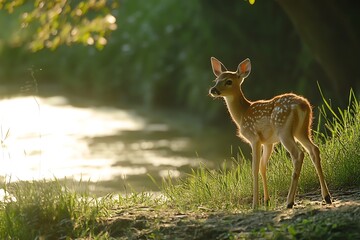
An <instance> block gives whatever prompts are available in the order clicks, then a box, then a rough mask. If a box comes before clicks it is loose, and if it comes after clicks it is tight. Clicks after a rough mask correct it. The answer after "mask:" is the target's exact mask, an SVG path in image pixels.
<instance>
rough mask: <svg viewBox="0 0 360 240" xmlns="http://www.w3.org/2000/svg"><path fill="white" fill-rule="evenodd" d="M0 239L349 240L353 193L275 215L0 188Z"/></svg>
mask: <svg viewBox="0 0 360 240" xmlns="http://www.w3.org/2000/svg"><path fill="white" fill-rule="evenodd" d="M2 193H3V196H2V197H3V199H2V201H0V237H1V238H2V239H258V238H263V239H357V238H359V237H360V188H359V187H355V188H351V189H347V190H338V191H332V197H333V204H331V205H324V204H323V203H322V202H321V201H320V199H321V197H320V194H319V191H316V192H311V193H307V194H305V195H299V196H298V197H297V201H296V205H295V207H294V208H293V209H286V208H285V199H284V198H283V197H278V198H277V199H275V201H277V202H280V203H281V204H279V205H278V206H277V207H271V206H270V207H269V208H267V209H266V208H265V207H262V208H261V209H260V210H252V209H251V208H250V205H239V206H238V208H237V209H229V210H213V209H209V208H207V207H204V206H197V207H196V208H188V209H181V208H179V207H177V206H175V205H174V202H172V201H171V200H170V199H167V198H165V197H164V196H162V195H157V196H154V195H152V194H149V193H132V194H128V195H121V196H120V195H119V196H115V195H108V196H106V197H102V198H96V197H92V196H90V195H88V194H87V193H86V192H83V193H79V192H75V191H72V190H70V189H69V188H67V187H64V186H63V185H61V184H60V183H59V182H57V181H54V182H45V181H42V182H41V181H40V182H21V183H20V182H17V183H10V184H7V185H3V192H2Z"/></svg>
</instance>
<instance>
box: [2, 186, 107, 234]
mask: <svg viewBox="0 0 360 240" xmlns="http://www.w3.org/2000/svg"><path fill="white" fill-rule="evenodd" d="M2 187H3V193H4V196H3V200H2V201H0V238H1V239H74V238H82V237H89V236H90V237H96V236H97V237H99V236H101V235H102V233H101V232H99V231H98V230H97V229H96V226H97V222H98V221H99V220H100V219H101V218H102V217H105V216H108V215H109V209H111V206H112V204H113V203H112V202H111V201H110V198H109V197H105V198H101V199H98V198H94V197H90V196H89V195H88V194H86V193H83V194H80V193H75V192H74V191H71V190H70V189H69V188H67V187H64V186H63V185H62V184H60V183H59V182H58V181H54V182H47V181H34V182H16V183H7V184H4V185H3V186H2Z"/></svg>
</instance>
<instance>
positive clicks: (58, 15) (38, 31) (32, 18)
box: [0, 0, 118, 51]
mask: <svg viewBox="0 0 360 240" xmlns="http://www.w3.org/2000/svg"><path fill="white" fill-rule="evenodd" d="M117 5H118V4H117V2H116V1H106V0H91V1H90V0H86V1H77V2H76V3H74V2H73V1H63V0H56V1H42V0H36V1H34V3H33V4H30V2H29V1H24V0H17V1H6V0H3V1H0V9H6V10H7V11H8V12H9V13H14V14H19V12H21V14H19V15H20V19H21V20H20V22H21V28H32V29H35V30H34V31H31V32H33V33H32V34H31V35H32V37H31V40H30V44H29V47H30V49H31V50H32V51H38V50H41V49H43V48H49V49H52V50H54V49H56V48H57V47H58V46H60V45H63V44H67V45H70V44H73V43H83V44H85V45H95V46H96V47H97V48H99V49H102V48H103V47H104V45H106V43H107V40H106V38H107V37H108V35H109V33H110V32H112V31H114V30H115V29H116V28H117V25H116V23H115V22H116V18H115V17H114V16H113V15H112V14H111V10H113V9H115V8H116V7H117ZM17 10H19V11H17Z"/></svg>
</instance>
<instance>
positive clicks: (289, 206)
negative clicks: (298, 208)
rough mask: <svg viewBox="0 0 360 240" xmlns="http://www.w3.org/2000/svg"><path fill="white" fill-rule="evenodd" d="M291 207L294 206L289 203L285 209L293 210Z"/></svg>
mask: <svg viewBox="0 0 360 240" xmlns="http://www.w3.org/2000/svg"><path fill="white" fill-rule="evenodd" d="M293 206H294V203H293V202H291V203H288V205H287V206H286V208H287V209H291V208H293Z"/></svg>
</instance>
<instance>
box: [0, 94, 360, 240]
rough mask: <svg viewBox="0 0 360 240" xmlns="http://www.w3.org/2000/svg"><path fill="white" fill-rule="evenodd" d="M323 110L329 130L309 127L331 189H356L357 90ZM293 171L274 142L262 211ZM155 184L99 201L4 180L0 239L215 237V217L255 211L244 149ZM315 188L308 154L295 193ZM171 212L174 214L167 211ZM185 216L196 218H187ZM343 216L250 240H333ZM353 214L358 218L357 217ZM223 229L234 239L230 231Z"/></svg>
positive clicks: (258, 233)
mask: <svg viewBox="0 0 360 240" xmlns="http://www.w3.org/2000/svg"><path fill="white" fill-rule="evenodd" d="M320 113H321V114H320V116H321V117H320V122H321V123H320V124H319V126H325V128H326V130H324V131H319V129H320V127H318V131H316V132H314V140H315V141H316V143H317V144H318V146H319V148H320V151H321V156H322V165H323V169H324V173H325V177H326V180H327V183H328V185H329V187H330V191H331V190H333V189H336V188H337V189H339V188H348V187H351V186H356V187H358V186H359V185H360V178H359V176H360V160H359V153H358V151H357V150H358V149H359V147H360V141H359V140H360V105H359V103H358V101H357V100H356V98H355V95H354V93H353V92H351V93H350V97H349V107H348V108H347V109H345V110H340V109H338V110H336V111H335V110H333V108H332V107H331V106H330V104H329V103H328V102H327V101H325V100H324V106H322V107H321V108H320ZM291 173H292V163H291V161H290V158H289V156H288V154H287V153H286V151H285V150H284V148H282V147H281V146H279V147H277V148H276V149H275V151H274V153H273V155H272V157H271V159H270V161H269V165H268V171H267V176H268V183H269V191H270V195H271V201H270V206H269V207H266V208H265V207H263V209H260V211H264V210H265V211H264V212H263V213H265V212H268V210H270V211H273V210H275V212H276V211H278V209H281V208H283V206H284V204H285V196H286V194H287V191H288V187H289V185H290V180H291ZM159 187H160V188H161V193H162V194H163V195H162V197H154V196H152V195H150V194H148V193H131V194H127V195H125V196H121V195H120V196H113V195H108V196H105V197H102V198H97V197H96V196H91V195H90V194H89V193H87V192H86V191H84V192H75V191H74V190H71V188H69V187H68V186H65V185H63V184H61V183H60V182H59V181H57V180H54V181H50V182H49V181H45V180H44V181H33V182H13V183H11V182H6V183H3V184H2V186H1V187H0V190H1V189H2V191H3V199H2V200H1V201H0V239H114V238H116V237H117V238H120V239H121V238H123V239H127V238H129V239H134V238H141V237H142V238H145V239H162V238H166V236H168V235H169V234H170V235H171V234H175V235H176V234H180V235H181V234H185V235H184V236H186V234H187V233H186V232H184V229H186V231H190V232H191V234H200V233H204V234H205V233H209V232H207V231H208V230H209V231H210V230H211V231H212V232H210V233H211V234H218V233H219V232H217V231H220V229H218V230H216V227H215V228H214V227H213V226H217V225H216V224H218V222H223V223H222V224H223V225H222V227H224V226H225V227H226V226H232V225H236V224H238V222H239V216H238V215H234V213H241V214H248V215H245V217H244V219H247V218H248V217H249V216H250V215H251V216H253V215H254V214H255V215H256V214H257V213H256V212H253V211H252V210H251V201H252V177H251V162H250V161H248V160H247V159H245V158H244V156H243V155H241V152H240V153H239V155H238V156H237V157H236V158H234V159H231V160H230V161H227V162H224V163H223V164H222V166H221V168H220V169H219V170H211V169H208V168H207V167H206V166H204V165H202V166H200V167H199V168H197V169H194V170H192V172H191V173H190V174H189V175H188V176H187V177H186V178H183V179H177V180H174V179H172V178H170V177H169V178H166V179H164V181H163V182H162V184H161V186H159ZM314 190H316V191H318V192H319V200H320V199H321V196H320V190H319V183H318V179H317V175H316V173H315V170H314V167H313V166H312V163H311V161H310V159H309V158H308V157H306V159H305V161H304V166H303V169H302V172H301V176H300V182H299V192H300V193H306V192H309V191H314ZM260 191H261V189H260ZM144 209H145V210H144ZM142 210H144V211H142ZM219 211H220V212H222V213H226V214H228V215H225V216H224V215H223V214H220V215H219V216H217V217H216V218H214V219H215V220H212V217H211V216H212V214H213V213H215V212H219ZM170 212H171V214H173V215H171V216H170V215H169V214H170ZM183 213H186V214H187V217H186V218H183ZM358 213H359V212H357V213H356V214H358ZM167 214H168V215H167ZM189 214H190V216H193V215H194V216H193V217H192V218H191V217H190V218H189ZM192 214H193V215H192ZM204 214H205V215H206V219H204V216H205V215H204ZM354 214H355V213H354ZM299 216H302V215H301V214H300V215H299ZM346 216H348V215H346V214H342V213H341V214H338V215H336V216H335V215H334V217H331V218H321V217H317V215H316V216H315V215H312V214H311V213H310V215H308V216H305V217H300V218H298V220H296V221H294V222H291V223H286V222H285V223H283V224H281V225H280V226H274V225H270V226H268V227H261V228H260V229H255V230H254V232H253V233H250V235H247V237H249V238H257V237H262V238H265V239H266V238H274V239H296V238H307V237H308V236H311V238H312V237H314V238H317V239H320V238H328V237H329V236H330V235H331V236H332V237H335V239H336V236H340V237H341V236H343V235H341V232H343V230H344V229H345V230H346V229H350V228H349V226H350V227H351V226H353V225H352V224H353V222H351V221H352V220H351V219H353V216H352V215H351V216H352V217H349V218H346V219H345V218H344V217H346ZM240 217H241V216H240ZM356 217H357V218H359V216H358V215H356ZM229 219H232V220H233V222H230V220H229ZM329 219H330V220H329ZM241 220H242V219H241ZM212 221H213V222H212ZM174 222H176V224H174ZM214 224H215V225H214ZM357 227H358V226H355V228H354V229H355V230H354V229H353V230H351V229H350V232H349V234H350V235H349V237H351V234H353V233H354V232H356V231H357V230H358V228H357ZM196 228H199V229H200V230H197V229H196ZM225 229H226V228H225ZM175 230H176V231H178V232H174V231H175ZM221 231H226V230H221ZM210 233H209V234H210ZM221 234H225V235H223V236H232V233H231V232H222V233H221ZM180 235H179V236H180ZM134 236H136V237H134ZM181 236H182V235H181ZM204 236H206V235H204ZM211 236H212V237H213V236H215V235H211ZM247 237H245V238H247ZM205 238H206V237H205Z"/></svg>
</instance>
